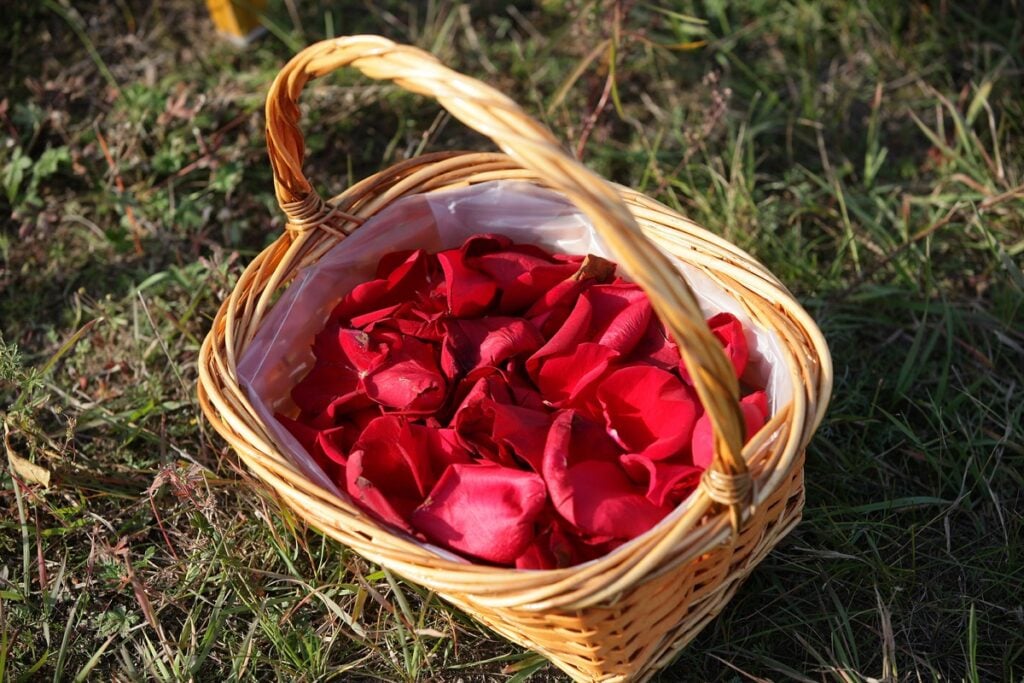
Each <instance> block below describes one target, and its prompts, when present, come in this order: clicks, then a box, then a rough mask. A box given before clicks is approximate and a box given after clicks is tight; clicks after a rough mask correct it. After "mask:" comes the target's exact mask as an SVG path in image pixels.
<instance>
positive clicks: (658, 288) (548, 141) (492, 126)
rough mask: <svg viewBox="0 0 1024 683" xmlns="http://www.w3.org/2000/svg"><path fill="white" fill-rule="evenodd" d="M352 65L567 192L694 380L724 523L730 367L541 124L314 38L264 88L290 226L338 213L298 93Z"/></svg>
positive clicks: (685, 292)
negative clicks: (431, 101) (304, 129)
mask: <svg viewBox="0 0 1024 683" xmlns="http://www.w3.org/2000/svg"><path fill="white" fill-rule="evenodd" d="M345 66H351V67H354V68H356V69H359V71H361V72H362V73H363V74H364V75H366V76H369V77H370V78H372V79H375V80H389V81H393V82H395V83H396V84H397V85H399V86H401V87H402V88H405V89H406V90H409V91H411V92H414V93H418V94H422V95H428V96H430V97H433V98H435V99H436V100H437V101H438V102H439V103H440V104H441V106H443V107H444V108H445V109H447V110H448V111H449V112H450V113H451V114H452V115H453V116H454V117H455V118H457V119H459V120H460V121H462V122H463V123H464V124H466V125H467V126H469V127H470V128H472V129H474V130H476V131H477V132H479V133H482V134H484V135H486V136H487V137H489V138H491V140H493V141H494V143H495V144H496V145H497V146H498V147H499V148H500V149H501V150H502V151H503V152H505V153H506V154H507V155H508V156H510V157H511V158H512V159H514V160H515V161H516V162H518V163H519V164H521V165H522V166H523V167H524V168H526V169H529V170H531V171H533V172H535V173H537V174H538V176H539V177H540V178H541V179H542V180H543V181H544V182H545V183H546V184H547V185H549V186H550V187H552V188H553V189H555V190H558V191H559V192H561V193H562V194H564V195H565V196H566V197H568V198H569V200H570V201H572V202H573V203H574V204H575V205H576V206H577V207H579V209H580V210H581V211H582V212H583V213H584V214H585V215H586V216H587V217H588V218H589V219H590V220H591V221H592V222H593V224H594V228H595V229H596V230H597V232H598V234H599V235H600V236H601V237H602V239H603V240H604V241H605V243H606V244H607V246H608V248H609V250H610V252H611V254H612V256H613V257H614V258H615V259H616V260H617V261H618V262H619V263H620V264H622V265H623V266H624V267H625V269H626V270H627V272H629V273H630V275H631V276H632V277H633V279H634V280H635V281H636V282H637V284H639V285H640V286H641V287H642V288H643V289H644V290H645V291H646V292H647V294H648V296H649V297H650V300H651V303H652V305H653V307H654V309H655V311H656V312H657V313H658V315H659V316H660V317H661V319H662V320H663V321H664V322H665V324H666V326H667V327H668V329H669V330H670V331H671V333H672V335H673V337H674V338H675V340H676V342H677V343H678V346H679V349H680V352H681V354H682V357H683V359H684V360H685V362H686V365H687V367H688V368H690V376H691V379H692V381H693V385H694V388H695V389H696V391H697V394H698V396H699V397H700V400H701V402H702V403H703V404H704V407H705V409H706V411H707V412H708V415H709V417H710V419H711V422H712V425H713V426H714V431H715V435H716V437H715V456H714V459H713V461H712V463H711V467H710V468H709V469H708V471H707V472H705V476H704V478H703V480H702V481H703V487H704V489H705V491H706V492H707V494H708V496H709V497H710V498H711V499H712V500H713V501H715V502H718V503H721V504H723V505H726V506H728V507H729V509H730V516H731V519H732V524H733V528H734V529H735V530H738V529H739V526H740V524H741V523H742V521H743V513H744V511H745V510H747V509H749V505H750V503H751V502H752V499H753V491H752V486H751V479H750V474H749V473H748V472H747V465H746V461H745V460H744V459H743V455H742V446H743V430H744V421H743V418H742V413H741V411H740V407H739V385H738V382H737V381H736V378H735V375H734V373H733V369H732V365H731V364H730V363H729V361H728V360H727V359H726V357H725V354H724V352H723V350H722V347H721V345H720V344H719V342H718V341H717V340H716V339H715V337H714V336H713V335H712V334H711V331H710V330H709V329H708V326H707V323H706V322H705V321H704V316H703V314H702V313H701V310H700V307H699V306H698V305H697V301H696V299H695V297H694V295H693V292H692V290H691V289H690V287H689V285H688V284H687V283H686V281H685V280H684V279H683V277H682V276H681V275H680V274H679V271H678V270H677V269H676V268H675V267H673V265H672V264H671V263H670V262H669V260H668V259H667V258H666V257H665V255H664V254H662V253H661V252H660V251H659V250H658V249H657V248H656V247H655V246H654V245H653V244H652V243H651V242H650V241H649V240H648V239H647V238H646V237H644V235H643V234H642V233H641V232H640V228H639V226H638V225H637V223H636V221H635V220H634V218H633V215H632V214H631V213H630V212H629V209H627V208H626V205H625V204H624V203H623V201H622V199H621V198H620V196H619V193H618V192H617V191H616V190H615V188H614V187H612V185H611V184H610V183H608V182H607V181H605V180H604V179H603V178H601V177H600V176H598V175H597V174H595V173H593V172H592V171H590V170H588V169H587V168H585V167H584V166H583V165H582V164H581V163H579V162H578V161H576V160H574V159H572V158H571V157H569V156H568V155H567V154H566V153H565V151H564V150H563V149H562V147H561V146H560V145H559V143H558V141H557V140H556V139H555V137H554V135H552V133H551V131H549V130H548V129H547V128H546V127H545V126H544V125H542V124H540V123H538V122H537V121H535V120H534V119H533V118H531V117H530V116H529V115H527V114H526V112H524V111H523V110H522V109H521V108H520V107H519V106H518V105H517V104H515V103H514V102H513V101H512V100H511V99H509V98H508V97H506V96H505V95H503V94H502V93H500V92H498V91H497V90H495V89H494V88H492V87H490V86H488V85H485V84H483V83H481V82H479V81H477V80H476V79H473V78H469V77H468V76H464V75H462V74H460V73H458V72H456V71H453V70H451V69H449V68H447V67H446V66H444V65H443V64H441V63H440V62H439V61H438V60H437V58H436V57H434V56H433V55H432V54H430V53H428V52H424V51H423V50H420V49H418V48H415V47H410V46H406V45H399V44H396V43H394V42H392V41H390V40H388V39H386V38H382V37H380V36H349V37H344V38H337V39H333V40H325V41H322V42H319V43H315V44H313V45H310V46H309V47H307V48H305V49H304V50H302V51H301V52H299V53H298V54H297V55H295V57H293V58H292V59H291V61H289V62H288V64H287V65H286V66H285V67H284V68H283V69H282V70H281V72H280V73H279V74H278V75H277V78H276V79H275V80H274V83H273V85H272V86H271V87H270V92H269V93H268V95H267V148H268V151H269V153H270V163H271V165H272V166H273V170H274V187H275V190H276V192H277V200H278V203H279V204H280V206H281V209H282V210H283V211H284V213H285V214H286V215H287V217H288V222H289V228H290V229H292V230H299V231H302V230H307V229H310V228H313V227H316V226H320V225H324V224H327V226H328V227H332V226H331V224H332V223H333V222H341V223H343V222H344V220H345V217H344V216H341V215H338V214H337V213H334V212H332V209H331V207H329V206H328V205H327V204H326V202H324V201H323V199H322V198H321V197H320V196H319V195H318V194H317V192H316V190H315V189H314V188H313V186H312V185H311V184H310V182H309V180H307V179H306V177H305V175H304V174H303V172H302V161H303V157H304V154H305V144H304V141H303V138H302V133H301V132H300V131H299V128H298V121H299V107H298V104H297V102H298V98H299V95H300V93H301V91H302V88H303V86H304V85H305V84H306V82H307V81H309V80H310V79H311V78H317V77H319V76H323V75H324V74H327V73H329V72H331V71H334V70H335V69H340V68H342V67H345Z"/></svg>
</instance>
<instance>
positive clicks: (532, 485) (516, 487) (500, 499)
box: [412, 463, 547, 564]
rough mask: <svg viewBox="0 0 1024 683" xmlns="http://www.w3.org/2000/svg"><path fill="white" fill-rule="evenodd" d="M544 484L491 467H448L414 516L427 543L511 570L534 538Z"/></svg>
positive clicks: (531, 475) (532, 476) (523, 474)
mask: <svg viewBox="0 0 1024 683" xmlns="http://www.w3.org/2000/svg"><path fill="white" fill-rule="evenodd" d="M546 501H547V493H546V491H545V489H544V481H543V479H541V478H540V476H538V475H536V474H534V473H532V472H523V471H521V470H516V469H511V468H508V467H501V466H499V465H494V464H491V463H481V464H464V465H459V464H456V465H451V466H449V467H448V469H446V470H445V472H444V474H443V475H441V478H440V480H438V482H437V485H436V486H434V488H433V490H432V491H431V492H430V497H429V498H428V499H427V501H426V502H424V503H423V504H422V505H421V506H420V507H418V508H417V509H416V510H415V511H414V512H413V513H412V523H413V526H414V527H415V528H416V529H417V530H418V531H420V532H421V533H423V534H424V535H425V536H426V537H427V538H428V539H429V540H430V541H432V542H434V543H437V544H439V545H442V546H444V547H446V548H450V549H452V550H455V551H458V552H460V553H465V554H467V555H471V556H473V557H476V558H478V559H481V560H484V561H486V562H494V563H496V564H512V563H514V562H515V561H516V558H517V557H519V556H520V555H522V554H523V552H524V551H525V550H526V548H527V547H528V546H529V544H530V542H531V541H532V540H533V536H534V521H535V520H536V518H537V517H538V516H539V515H540V513H541V511H542V510H543V509H544V505H545V503H546Z"/></svg>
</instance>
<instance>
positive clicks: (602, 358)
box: [535, 342, 619, 417]
mask: <svg viewBox="0 0 1024 683" xmlns="http://www.w3.org/2000/svg"><path fill="white" fill-rule="evenodd" d="M618 355H619V354H618V353H616V352H615V351H613V350H612V349H609V348H608V347H607V346H601V345H600V344H594V343H591V342H586V343H583V344H579V345H578V346H577V347H576V348H575V349H574V350H572V351H571V352H568V353H564V354H559V355H555V356H550V357H548V358H546V359H544V361H543V362H542V363H541V364H540V366H539V369H538V370H537V373H536V375H535V381H536V383H537V386H538V388H539V389H540V392H541V395H542V396H544V397H545V399H546V400H547V401H548V402H550V403H551V404H553V405H555V406H559V407H563V406H565V407H573V408H579V409H581V410H583V411H584V412H586V413H587V415H588V416H591V417H593V416H596V415H598V414H599V412H598V411H599V406H598V404H597V403H596V401H595V396H596V393H595V392H596V391H597V387H598V382H599V381H602V382H603V381H605V380H603V379H602V378H603V377H604V376H605V373H606V372H607V371H608V367H609V365H610V364H611V362H612V361H614V360H615V359H616V358H617V357H618Z"/></svg>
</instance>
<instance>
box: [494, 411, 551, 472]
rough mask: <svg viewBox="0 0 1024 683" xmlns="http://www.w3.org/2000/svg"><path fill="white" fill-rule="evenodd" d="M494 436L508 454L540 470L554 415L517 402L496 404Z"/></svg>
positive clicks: (536, 470)
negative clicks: (550, 415) (514, 403)
mask: <svg viewBox="0 0 1024 683" xmlns="http://www.w3.org/2000/svg"><path fill="white" fill-rule="evenodd" d="M492 410H493V422H492V431H491V438H492V440H493V441H494V443H495V444H497V445H498V446H499V448H504V449H505V450H506V451H507V453H508V455H509V456H515V457H517V458H519V459H521V460H522V461H525V462H526V463H527V464H528V465H529V466H530V467H531V468H532V469H533V471H534V472H538V473H539V472H540V471H541V466H542V465H541V463H542V462H543V460H544V444H545V443H546V442H547V434H548V426H549V425H550V424H551V418H550V417H549V415H548V414H547V413H545V412H542V411H539V410H531V409H530V408H522V407H520V406H515V405H507V404H506V405H502V404H500V403H494V404H493V407H492Z"/></svg>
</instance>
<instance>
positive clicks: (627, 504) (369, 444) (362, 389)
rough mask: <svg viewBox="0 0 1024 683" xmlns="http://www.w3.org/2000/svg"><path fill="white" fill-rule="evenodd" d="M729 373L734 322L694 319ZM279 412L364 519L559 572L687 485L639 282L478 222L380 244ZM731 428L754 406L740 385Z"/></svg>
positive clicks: (758, 407) (693, 460)
mask: <svg viewBox="0 0 1024 683" xmlns="http://www.w3.org/2000/svg"><path fill="white" fill-rule="evenodd" d="M708 324H709V326H710V327H711V330H712V332H713V333H714V334H715V336H716V337H717V338H718V339H719V340H720V341H721V343H722V345H723V347H724V350H725V353H726V355H727V356H728V358H729V359H730V360H731V361H732V364H733V367H734V368H735V370H736V375H737V377H741V378H742V377H743V375H744V369H745V367H746V365H747V359H748V348H747V342H746V337H745V336H744V331H743V328H742V326H741V325H740V323H739V322H738V321H737V320H736V318H734V317H733V316H732V315H730V314H727V313H723V314H719V315H716V316H714V317H713V318H711V319H710V320H709V321H708ZM313 352H314V354H315V356H316V364H315V366H314V367H313V368H312V370H311V371H310V372H309V373H308V374H307V375H306V377H305V378H304V379H303V380H302V381H301V382H299V384H298V385H297V386H295V388H294V389H293V391H292V398H293V400H294V402H295V404H296V405H297V406H298V408H299V410H300V411H301V412H300V413H299V415H298V416H297V417H296V418H294V419H290V418H288V417H285V416H282V415H278V419H280V420H281V422H282V423H283V424H284V425H285V426H286V427H287V428H288V429H289V430H290V431H291V433H292V434H294V435H295V437H296V438H297V439H298V440H299V442H300V443H301V444H302V445H303V446H304V447H305V448H306V449H307V450H308V451H309V453H310V455H312V456H313V458H314V459H315V460H316V461H317V462H318V463H319V464H320V465H321V467H323V469H324V470H325V472H326V473H327V474H328V476H330V477H331V478H332V479H333V480H334V481H335V482H337V484H338V486H339V487H340V488H341V489H342V490H344V491H346V492H347V493H348V494H349V495H350V496H351V497H352V499H353V500H354V501H355V502H356V503H357V504H358V505H360V506H361V507H362V508H364V509H365V510H367V511H368V512H370V513H371V514H373V515H375V516H376V517H377V518H378V519H380V520H382V521H384V522H387V523H390V524H392V525H394V526H395V527H397V528H399V529H401V530H403V531H405V532H407V533H408V534H411V535H413V536H415V537H417V538H419V539H422V540H425V541H427V542H430V543H433V544H435V545H438V546H441V547H444V548H447V549H449V550H452V551H455V552H457V553H460V554H462V555H464V556H466V557H467V558H470V559H473V560H475V561H478V562H485V563H490V564H496V565H505V566H515V567H519V568H524V569H548V568H555V567H566V566H571V565H574V564H578V563H580V562H585V561H587V560H589V559H593V558H595V557H599V556H601V555H603V554H605V553H607V552H609V551H610V550H611V549H613V548H615V547H616V546H618V545H620V544H622V543H623V542H625V541H627V540H629V539H631V538H634V537H635V536H637V535H639V534H642V533H643V532H645V531H647V530H648V529H650V528H651V527H652V526H654V525H655V524H656V523H657V522H658V521H659V520H661V519H662V518H663V517H664V516H665V515H666V514H668V513H669V512H670V511H671V510H672V509H673V508H675V507H676V506H678V505H679V503H680V502H681V501H683V500H684V499H685V498H686V497H687V496H688V495H690V493H691V492H692V491H693V490H694V489H695V488H696V486H697V484H698V482H699V479H700V475H701V473H702V471H703V470H704V469H705V468H707V467H708V465H709V463H710V462H711V458H712V443H713V438H712V437H713V435H712V430H711V425H710V422H709V420H708V418H707V417H706V416H705V415H704V410H703V408H702V406H701V404H700V402H699V401H698V399H697V396H696V394H695V392H694V390H693V388H692V386H691V384H690V379H689V374H688V373H687V371H686V368H685V367H684V366H683V365H682V363H681V361H680V359H679V353H678V351H677V349H676V346H675V344H674V343H673V342H672V340H671V339H670V337H669V335H668V334H667V332H666V330H665V327H664V325H663V324H662V323H661V321H660V320H658V318H657V317H656V316H655V314H654V312H653V310H652V308H651V304H650V302H649V301H648V298H647V295H646V294H645V293H644V292H643V291H642V290H641V289H640V288H639V287H637V286H636V285H634V284H632V283H629V282H626V281H624V280H622V279H621V278H619V277H617V276H616V275H615V265H614V264H612V263H610V262H609V261H606V260H604V259H601V258H598V257H595V256H587V257H582V256H570V255H564V254H550V253H548V252H546V251H545V250H543V249H540V248H538V247H536V246H532V245H527V244H515V243H513V242H512V241H511V240H509V239H508V238H506V237H502V236H498V235H477V236H474V237H471V238H470V239H468V240H467V241H466V242H465V243H464V244H463V245H462V246H461V247H460V248H457V249H448V250H446V251H442V252H440V253H438V254H428V253H426V252H424V251H422V250H417V251H412V252H409V251H405V252H396V253H393V254H388V255H387V256H385V257H384V258H382V259H381V261H380V263H379V265H378V267H377V273H376V278H375V279H373V280H371V281H369V282H366V283H364V284H361V285H359V286H357V287H356V288H355V289H353V290H352V291H351V292H350V293H349V294H348V295H346V296H345V297H344V298H343V299H342V301H341V302H340V303H339V304H338V305H337V307H336V308H335V309H334V311H333V312H332V314H331V316H330V319H329V320H328V322H327V324H326V326H325V327H324V329H323V330H322V331H321V332H320V333H319V334H318V335H317V337H316V340H315V342H314V344H313ZM743 386H744V392H745V396H744V398H743V401H742V407H743V412H744V415H745V417H746V430H747V434H748V435H750V434H753V433H754V432H756V431H757V430H758V429H759V428H760V427H761V426H762V425H764V423H765V421H766V419H767V413H768V406H767V402H766V399H765V393H764V391H763V390H761V388H760V387H751V386H749V385H745V384H744V385H743Z"/></svg>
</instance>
